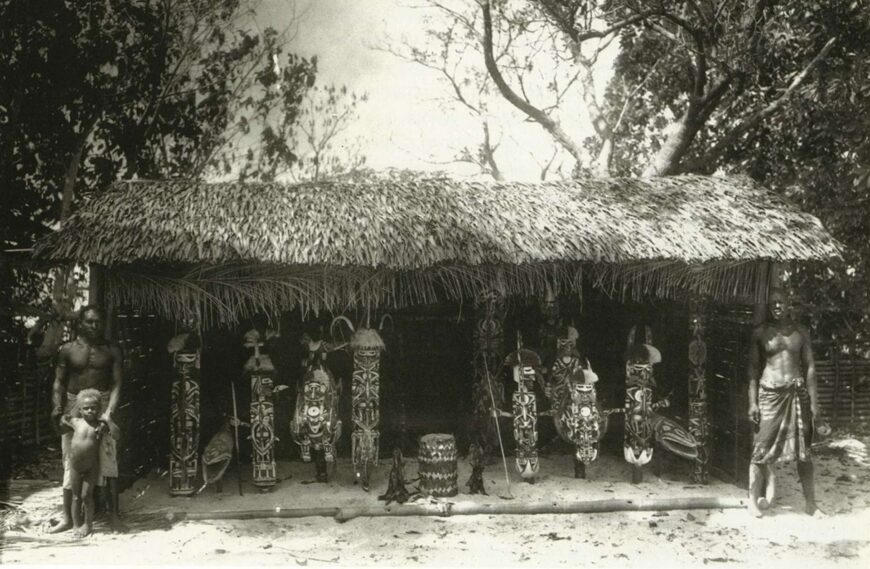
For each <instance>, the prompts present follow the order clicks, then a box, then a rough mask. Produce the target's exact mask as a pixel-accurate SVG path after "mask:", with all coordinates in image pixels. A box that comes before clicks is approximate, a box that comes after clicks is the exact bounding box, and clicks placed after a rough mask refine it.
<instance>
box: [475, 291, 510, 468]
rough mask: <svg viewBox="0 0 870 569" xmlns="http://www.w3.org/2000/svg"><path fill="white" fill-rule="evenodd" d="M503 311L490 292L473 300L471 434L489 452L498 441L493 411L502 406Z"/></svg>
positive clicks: (500, 302) (498, 298) (499, 301)
mask: <svg viewBox="0 0 870 569" xmlns="http://www.w3.org/2000/svg"><path fill="white" fill-rule="evenodd" d="M504 315H505V307H504V302H503V299H502V298H501V297H499V296H498V295H497V294H495V293H492V292H489V293H486V294H482V295H481V296H480V297H478V298H477V299H476V301H475V309H474V316H475V327H474V387H473V388H472V406H473V408H474V423H473V425H474V426H473V431H474V432H473V437H474V438H475V439H476V441H477V442H478V444H479V445H480V446H481V448H483V450H484V453H486V454H490V453H491V452H492V451H494V450H495V449H496V448H498V446H499V444H500V442H499V438H498V432H497V429H496V427H497V424H496V421H498V419H493V415H492V411H493V407H494V408H495V409H503V408H504V407H505V386H504V382H503V381H502V380H501V371H502V365H503V359H504V355H505V353H504Z"/></svg>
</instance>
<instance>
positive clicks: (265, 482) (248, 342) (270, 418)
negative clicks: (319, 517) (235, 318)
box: [245, 329, 278, 491]
mask: <svg viewBox="0 0 870 569" xmlns="http://www.w3.org/2000/svg"><path fill="white" fill-rule="evenodd" d="M265 339H266V338H265V337H263V336H261V335H260V332H259V331H258V330H256V329H254V330H251V331H250V332H248V333H247V334H245V347H247V348H253V350H254V355H252V356H251V357H250V358H249V359H248V361H247V363H245V375H246V376H247V377H248V378H249V379H250V381H251V446H252V449H253V456H252V457H251V465H252V467H253V483H254V486H256V487H258V488H259V489H260V490H261V491H266V490H268V489H269V488H271V487H272V486H274V485H275V484H276V483H277V482H278V475H277V470H276V465H275V440H276V437H275V402H274V393H275V391H276V385H275V377H276V372H275V366H274V365H273V364H272V359H271V358H270V357H269V356H268V355H266V354H261V353H260V348H261V347H263V345H264V340H265Z"/></svg>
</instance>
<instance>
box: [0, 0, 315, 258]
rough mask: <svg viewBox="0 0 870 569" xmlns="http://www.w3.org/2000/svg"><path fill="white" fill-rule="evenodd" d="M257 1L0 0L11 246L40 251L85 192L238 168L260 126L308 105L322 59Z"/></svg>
mask: <svg viewBox="0 0 870 569" xmlns="http://www.w3.org/2000/svg"><path fill="white" fill-rule="evenodd" d="M250 10H251V5H249V4H247V3H245V2H244V1H243V0H191V1H186V2H170V1H162V0H106V1H104V0H87V1H83V2H75V3H72V2H63V1H60V0H47V1H45V2H30V1H27V0H0V13H2V14H3V15H4V18H3V21H4V23H3V29H2V31H0V49H2V51H3V53H4V58H3V60H2V63H0V125H2V133H0V158H2V165H0V168H2V171H0V176H2V182H0V183H2V185H3V187H4V190H5V191H4V192H3V193H2V195H3V198H2V199H3V201H4V203H3V204H2V205H3V206H4V207H2V208H0V211H2V213H0V215H3V222H4V223H2V224H0V227H2V229H0V232H2V233H0V241H2V243H3V245H4V246H16V245H17V246H29V244H30V243H32V242H33V241H34V239H35V238H36V237H38V236H39V235H40V234H43V233H44V232H45V231H46V225H48V224H50V223H52V222H54V221H56V220H58V219H61V218H65V217H66V216H67V215H68V214H69V212H70V211H71V210H72V206H73V204H74V202H75V201H76V200H77V198H78V197H80V196H82V195H83V194H85V193H87V192H95V191H99V190H101V189H102V188H104V187H106V186H107V185H108V184H109V183H111V182H112V181H115V180H118V179H131V178H177V177H183V178H202V177H204V176H206V175H208V174H209V173H214V172H215V171H217V170H218V169H223V170H228V169H230V168H231V164H232V163H233V162H234V159H235V154H236V152H237V150H238V147H239V145H240V144H241V140H242V139H243V138H244V137H245V136H246V135H248V133H249V130H250V123H251V121H252V117H254V116H256V115H257V114H258V113H262V112H263V109H268V108H271V107H273V106H274V105H275V104H276V103H277V102H278V100H279V99H281V102H282V104H283V105H284V107H285V108H289V107H291V106H292V105H293V104H296V105H298V104H299V102H300V100H301V96H302V94H304V92H305V90H306V89H307V88H308V87H310V86H311V84H312V83H313V75H314V73H315V71H316V67H315V63H314V62H313V61H307V60H304V59H302V58H298V57H296V56H293V55H289V56H287V58H288V62H289V64H288V65H287V66H285V68H284V70H283V76H282V77H281V78H280V79H281V84H282V86H283V87H284V90H282V91H279V90H276V89H274V88H272V87H273V84H274V83H275V82H276V81H277V79H278V78H276V77H273V76H272V75H271V74H270V73H271V70H272V68H273V62H274V61H277V60H278V59H279V58H281V57H283V53H282V52H283V47H282V38H281V34H279V33H278V32H276V31H275V30H273V29H268V28H267V29H265V30H263V31H262V32H258V31H254V28H253V21H252V20H251V14H252V13H251V12H250Z"/></svg>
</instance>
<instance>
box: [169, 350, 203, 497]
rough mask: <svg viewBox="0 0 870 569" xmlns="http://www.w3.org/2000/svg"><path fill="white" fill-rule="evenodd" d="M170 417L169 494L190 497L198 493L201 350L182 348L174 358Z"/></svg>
mask: <svg viewBox="0 0 870 569" xmlns="http://www.w3.org/2000/svg"><path fill="white" fill-rule="evenodd" d="M173 359H174V363H175V378H174V381H173V382H172V409H171V413H170V417H171V419H170V420H171V428H172V432H171V435H172V441H171V443H172V444H171V454H170V458H169V493H170V494H172V495H173V496H190V495H192V494H194V493H195V492H196V475H197V463H198V456H199V452H198V451H199V420H200V419H199V374H200V371H199V368H200V352H199V350H198V349H188V348H187V347H182V348H181V349H180V350H178V351H177V352H175V353H174V355H173Z"/></svg>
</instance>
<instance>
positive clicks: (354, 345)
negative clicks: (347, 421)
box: [330, 316, 386, 492]
mask: <svg viewBox="0 0 870 569" xmlns="http://www.w3.org/2000/svg"><path fill="white" fill-rule="evenodd" d="M340 321H343V322H345V323H346V324H347V326H348V327H349V328H350V330H351V331H353V334H352V335H351V337H350V342H348V347H349V348H350V350H351V352H352V354H353V376H352V379H351V381H352V383H351V395H352V405H351V418H352V420H353V432H352V433H351V456H352V459H353V471H354V475H355V476H356V480H357V481H358V482H359V483H360V484H361V485H362V488H363V490H365V491H366V492H368V490H369V475H370V473H371V469H372V468H373V467H374V466H377V464H378V448H379V445H378V443H379V439H380V432H379V430H378V428H379V423H380V418H381V414H380V406H381V404H380V401H381V396H380V389H381V353H382V352H383V351H384V350H385V349H386V346H385V345H384V341H383V339H381V336H380V334H378V332H377V330H375V329H373V328H369V327H368V326H365V327H360V328H358V329H356V330H355V329H354V326H353V324H352V323H351V322H350V320H348V319H347V318H346V317H344V316H339V317H337V318H335V319H334V320H333V321H332V326H330V328H334V327H335V324H336V323H337V322H340ZM382 322H383V321H382Z"/></svg>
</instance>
